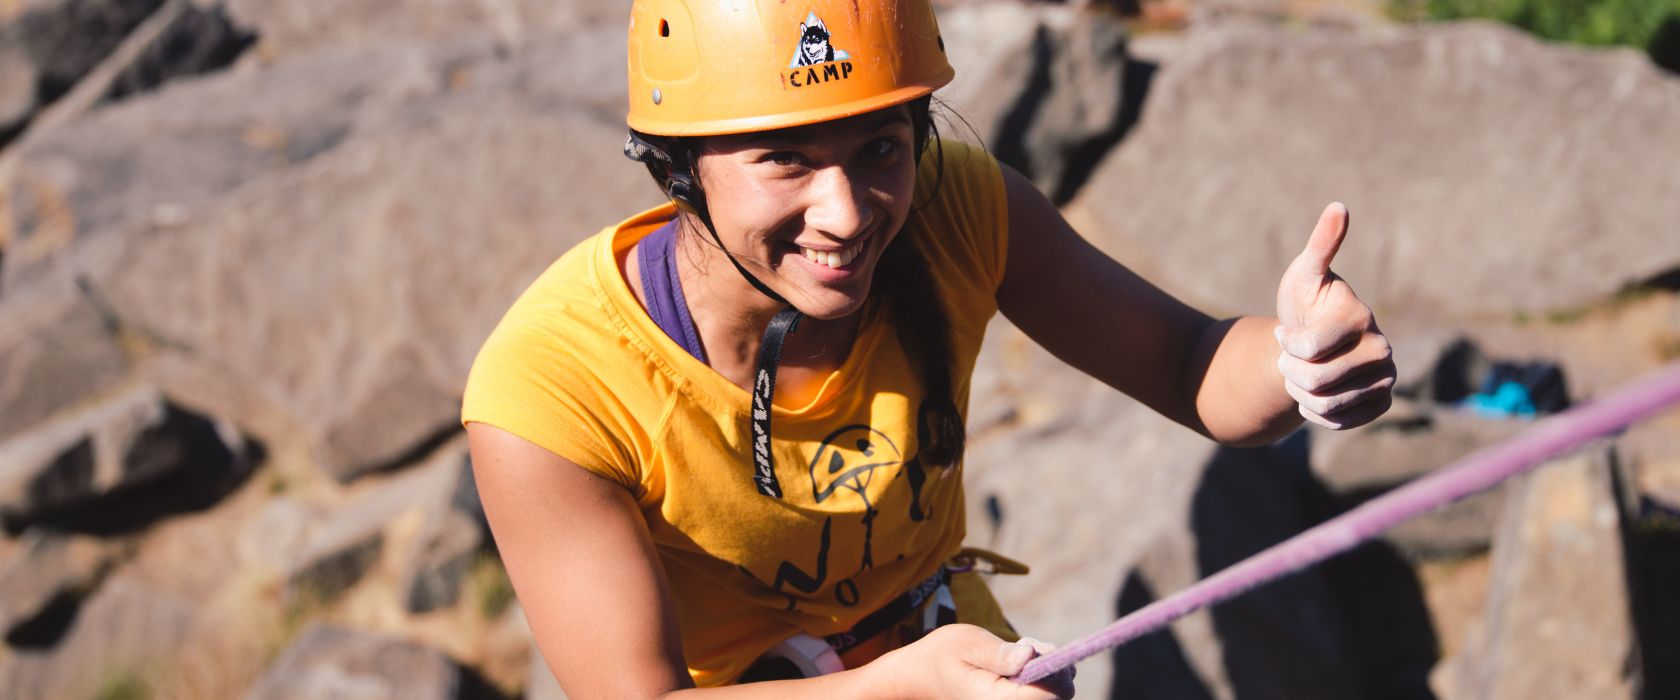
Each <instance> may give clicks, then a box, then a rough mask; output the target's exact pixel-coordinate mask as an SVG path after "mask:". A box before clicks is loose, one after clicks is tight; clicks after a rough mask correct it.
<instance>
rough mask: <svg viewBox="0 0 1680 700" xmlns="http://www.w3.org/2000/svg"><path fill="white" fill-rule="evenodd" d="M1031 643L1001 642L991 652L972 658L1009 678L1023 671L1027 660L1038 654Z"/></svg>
mask: <svg viewBox="0 0 1680 700" xmlns="http://www.w3.org/2000/svg"><path fill="white" fill-rule="evenodd" d="M1037 655H1038V654H1037V652H1035V651H1034V650H1033V648H1032V645H1030V644H1021V643H1018V642H999V643H998V645H997V646H996V647H995V651H994V652H993V653H991V654H986V653H984V652H982V653H978V654H975V655H974V656H976V657H979V658H973V659H971V660H970V662H971V663H973V664H974V665H975V666H978V667H980V668H983V669H985V670H987V671H990V672H992V673H995V674H997V675H999V676H1003V677H1004V678H1008V677H1010V676H1013V675H1015V674H1018V673H1020V672H1021V669H1023V668H1026V667H1027V662H1028V661H1031V660H1032V659H1033V657H1034V656H1037Z"/></svg>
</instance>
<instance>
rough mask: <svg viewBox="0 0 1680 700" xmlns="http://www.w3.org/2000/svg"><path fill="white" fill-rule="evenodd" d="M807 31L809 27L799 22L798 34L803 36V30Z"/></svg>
mask: <svg viewBox="0 0 1680 700" xmlns="http://www.w3.org/2000/svg"><path fill="white" fill-rule="evenodd" d="M808 31H811V28H810V27H809V26H808V25H806V24H805V23H804V22H800V23H799V35H800V36H805V32H808Z"/></svg>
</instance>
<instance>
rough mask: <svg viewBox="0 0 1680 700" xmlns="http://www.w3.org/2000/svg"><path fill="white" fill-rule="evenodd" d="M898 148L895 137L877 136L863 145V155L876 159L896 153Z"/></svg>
mask: <svg viewBox="0 0 1680 700" xmlns="http://www.w3.org/2000/svg"><path fill="white" fill-rule="evenodd" d="M898 150H899V142H898V141H897V140H896V139H890V138H879V139H875V140H874V141H870V142H869V144H868V145H866V146H864V147H863V155H864V156H866V157H869V158H876V159H881V158H890V157H892V156H893V155H895V154H897V153H898Z"/></svg>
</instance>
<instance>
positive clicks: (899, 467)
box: [737, 402, 932, 612]
mask: <svg viewBox="0 0 1680 700" xmlns="http://www.w3.org/2000/svg"><path fill="white" fill-rule="evenodd" d="M927 412H928V409H927V406H926V403H925V402H924V404H923V406H922V409H921V410H920V411H918V413H919V414H920V415H921V417H922V418H924V419H925V418H926V415H927ZM918 423H919V424H921V425H919V426H918V431H917V432H918V433H921V435H919V437H920V438H921V439H923V440H925V439H927V434H926V433H927V429H926V426H925V423H926V421H925V420H921V421H918ZM883 472H885V473H883ZM806 473H807V474H808V476H809V477H810V482H811V498H812V500H813V501H815V502H816V503H823V502H826V501H828V500H829V499H831V498H849V497H852V496H855V497H856V498H858V499H859V500H860V501H861V502H862V505H863V518H862V521H861V523H859V524H861V525H862V526H863V555H862V557H861V559H860V561H859V562H858V567H857V569H856V571H855V572H854V573H853V575H852V576H848V577H846V578H843V579H841V580H840V581H838V582H836V583H835V585H834V600H835V602H836V603H839V604H841V605H843V606H846V607H851V606H854V605H856V604H857V603H858V601H859V600H860V593H861V592H860V591H859V589H858V584H857V582H856V580H855V579H854V578H853V577H855V576H856V575H858V574H862V573H863V572H865V571H868V570H869V569H871V568H874V566H875V560H874V550H873V542H874V536H875V518H876V517H877V516H878V515H880V513H881V511H880V510H879V509H878V508H877V507H876V499H872V498H871V497H870V495H869V486H870V484H873V483H874V482H875V480H876V479H886V480H891V481H896V480H897V479H898V477H900V476H907V477H908V478H907V480H908V482H909V484H908V485H909V487H910V507H909V509H908V511H907V512H906V513H905V517H907V518H908V519H909V520H910V521H911V522H916V523H919V522H922V521H924V520H927V519H928V518H929V517H931V515H932V512H931V509H927V510H924V509H923V507H922V505H921V491H922V487H923V485H924V484H925V483H926V482H927V472H926V468H925V467H924V466H923V464H922V460H921V456H920V454H919V453H918V454H917V455H915V456H912V457H911V458H910V459H909V460H905V459H904V456H903V452H902V451H901V450H900V448H899V446H898V443H896V442H895V441H893V439H892V438H890V437H888V436H887V434H886V433H883V432H881V431H879V430H876V429H874V428H871V427H869V426H867V425H862V424H854V425H847V426H844V427H841V428H839V429H837V430H835V431H833V432H831V433H829V434H828V436H827V437H825V438H824V439H823V441H822V443H821V444H820V445H819V446H818V448H817V451H816V454H815V455H813V456H812V458H811V461H810V464H809V465H808V466H807V468H806ZM835 527H836V525H835V523H834V516H828V517H826V518H824V520H823V526H822V535H821V536H820V538H819V539H818V541H817V542H814V543H812V544H814V545H815V550H816V551H815V553H814V554H815V556H814V558H808V559H805V560H804V561H806V562H811V563H812V564H813V569H810V570H807V569H805V568H801V566H800V565H799V564H796V563H794V562H792V561H787V560H783V561H782V562H781V563H779V564H778V565H777V566H776V571H775V575H774V577H773V578H772V579H771V581H770V583H769V584H768V586H767V587H768V588H770V589H771V590H774V591H775V592H776V593H779V594H781V595H782V596H784V597H785V598H786V599H787V606H786V608H785V609H786V610H787V611H789V612H792V611H795V610H797V609H798V599H797V598H796V597H795V596H794V595H793V593H792V592H791V591H789V590H787V589H792V591H798V592H800V593H804V594H807V595H809V594H812V593H816V592H817V591H818V590H820V589H821V588H822V587H823V584H824V583H826V582H827V580H828V571H829V564H830V562H829V552H830V550H831V545H832V543H833V534H834V529H835ZM840 527H846V526H845V525H841V526H840ZM737 568H739V569H740V570H741V572H742V573H745V574H746V575H748V576H751V577H752V578H753V579H754V580H759V581H762V579H759V577H758V576H757V575H755V574H754V573H753V572H752V570H750V569H748V568H747V567H745V566H738V567H737Z"/></svg>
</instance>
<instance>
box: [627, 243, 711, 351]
mask: <svg viewBox="0 0 1680 700" xmlns="http://www.w3.org/2000/svg"><path fill="white" fill-rule="evenodd" d="M638 251H639V253H638V255H639V256H640V262H641V265H642V292H643V293H644V294H645V295H646V296H647V311H648V316H649V317H651V318H652V319H653V322H654V323H655V324H658V326H659V328H660V330H663V331H665V335H668V336H670V337H671V340H674V341H676V342H677V344H678V345H681V346H682V348H683V349H684V350H687V351H688V354H690V355H693V356H694V358H695V359H697V360H699V361H701V362H705V361H706V349H705V348H704V347H702V346H701V345H700V331H699V330H698V329H696V328H695V327H694V317H692V316H690V315H688V300H687V299H685V298H683V290H682V281H681V280H680V279H678V278H677V222H676V220H675V219H672V220H671V221H670V223H667V224H665V225H664V226H661V227H659V230H657V231H654V232H653V233H650V234H648V237H647V238H644V239H642V244H641V246H640V247H638Z"/></svg>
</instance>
